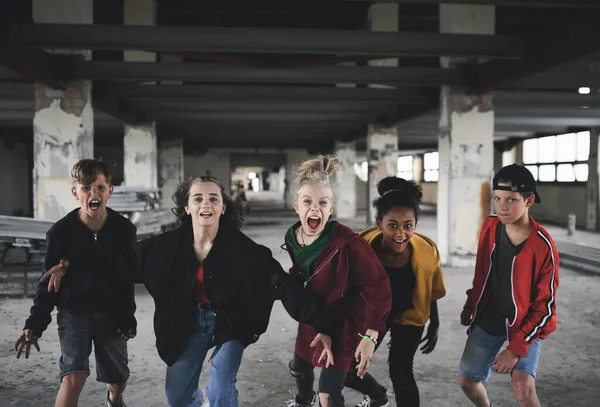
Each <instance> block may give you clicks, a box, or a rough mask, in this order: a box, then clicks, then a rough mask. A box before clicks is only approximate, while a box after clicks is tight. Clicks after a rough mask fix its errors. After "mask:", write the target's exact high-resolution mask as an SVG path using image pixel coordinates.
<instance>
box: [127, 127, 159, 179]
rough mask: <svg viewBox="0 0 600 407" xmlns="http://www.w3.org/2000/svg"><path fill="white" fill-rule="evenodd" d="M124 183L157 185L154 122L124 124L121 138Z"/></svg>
mask: <svg viewBox="0 0 600 407" xmlns="http://www.w3.org/2000/svg"><path fill="white" fill-rule="evenodd" d="M123 154H124V157H123V165H124V168H123V173H124V184H125V185H127V186H136V187H142V188H157V187H158V169H157V142H156V128H155V125H154V124H150V125H143V126H129V125H126V126H125V137H124V138H123Z"/></svg>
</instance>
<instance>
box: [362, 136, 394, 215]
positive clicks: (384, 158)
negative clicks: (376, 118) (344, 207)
mask: <svg viewBox="0 0 600 407" xmlns="http://www.w3.org/2000/svg"><path fill="white" fill-rule="evenodd" d="M367 161H368V162H369V178H368V185H367V191H368V192H367V205H368V209H367V226H373V225H375V216H376V213H375V208H373V205H372V202H373V200H375V199H376V198H377V197H378V196H379V193H378V192H377V184H378V183H379V181H381V180H382V179H384V178H385V177H389V176H395V175H396V173H397V172H398V128H396V127H383V126H380V125H373V124H370V125H369V131H368V134H367Z"/></svg>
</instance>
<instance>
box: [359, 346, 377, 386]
mask: <svg viewBox="0 0 600 407" xmlns="http://www.w3.org/2000/svg"><path fill="white" fill-rule="evenodd" d="M373 353H375V342H373V341H371V340H368V339H364V338H363V340H361V341H360V342H359V344H358V347H357V348H356V352H354V358H355V359H356V361H357V362H358V366H356V374H357V375H358V377H360V378H361V379H364V377H365V373H367V370H369V364H370V363H371V359H372V358H373Z"/></svg>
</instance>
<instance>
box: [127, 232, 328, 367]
mask: <svg viewBox="0 0 600 407" xmlns="http://www.w3.org/2000/svg"><path fill="white" fill-rule="evenodd" d="M193 239H194V238H193V230H192V226H191V224H190V223H186V224H184V225H183V226H180V227H179V228H177V229H175V230H172V231H169V232H166V233H164V234H162V235H160V236H156V237H153V238H150V239H147V240H144V241H141V242H139V243H138V245H137V247H136V250H137V255H138V259H139V263H138V264H139V268H138V269H137V272H138V274H137V275H136V276H135V280H136V281H137V282H144V284H145V285H146V288H147V289H148V291H149V292H150V294H151V295H152V297H153V298H154V303H155V314H154V331H155V334H156V347H157V349H158V353H159V355H160V357H161V358H162V359H163V360H164V361H165V362H166V363H167V364H168V365H169V366H170V365H172V364H173V363H174V362H175V361H176V360H177V359H178V358H179V356H180V355H181V353H182V352H183V350H184V348H185V346H186V345H187V342H188V340H189V338H190V334H191V332H192V330H193V328H194V320H195V318H194V317H195V315H196V312H197V307H196V306H195V303H194V299H193V285H194V278H195V275H196V272H197V267H198V262H197V261H196V256H195V253H194V247H193ZM203 268H204V289H205V292H206V294H207V296H208V298H210V300H211V302H212V303H213V305H214V306H215V307H216V322H215V329H214V334H215V339H214V342H215V343H214V344H215V345H221V344H223V343H225V342H226V341H228V340H231V339H237V340H239V341H241V342H242V343H243V344H244V346H248V345H249V344H251V343H254V342H256V341H257V340H258V338H259V336H260V335H261V334H263V333H264V332H265V331H266V329H267V325H268V324H269V318H270V315H271V309H272V307H273V302H274V301H275V300H277V299H281V301H282V302H283V305H284V306H285V308H286V310H287V311H288V313H289V314H290V315H291V316H292V317H293V318H294V319H296V320H297V321H300V322H302V323H305V324H310V325H313V326H314V327H315V329H316V331H317V332H321V333H325V334H326V333H327V332H328V330H329V326H330V321H329V317H328V316H327V315H326V314H325V311H324V308H323V307H322V305H321V303H320V302H319V300H318V298H317V297H316V296H315V295H314V294H313V293H312V291H310V290H309V289H306V290H305V289H303V287H302V284H301V283H300V282H298V280H297V279H296V278H295V277H292V276H290V275H289V274H287V273H286V272H285V271H284V270H283V269H282V268H281V265H280V264H279V263H278V262H277V261H276V260H275V259H273V257H272V255H271V251H270V250H269V249H268V248H266V247H264V246H261V245H259V244H257V243H255V242H254V241H252V240H251V239H250V238H248V237H247V236H246V235H244V234H243V233H242V232H241V231H239V230H237V229H234V228H231V227H227V226H224V225H221V226H220V228H219V232H218V233H217V236H216V238H215V241H214V243H213V246H212V248H211V250H210V252H209V254H208V256H207V258H206V259H205V260H204V262H203Z"/></svg>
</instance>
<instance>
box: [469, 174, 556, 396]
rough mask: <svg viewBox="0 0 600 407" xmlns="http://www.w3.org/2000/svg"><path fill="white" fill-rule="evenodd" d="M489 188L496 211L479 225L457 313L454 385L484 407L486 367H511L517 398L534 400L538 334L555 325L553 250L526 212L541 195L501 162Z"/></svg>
mask: <svg viewBox="0 0 600 407" xmlns="http://www.w3.org/2000/svg"><path fill="white" fill-rule="evenodd" d="M493 190H494V196H493V198H494V210H495V212H496V215H494V216H490V217H488V218H487V219H486V220H485V222H484V223H483V226H482V228H481V232H480V236H479V245H478V249H477V261H476V265H475V276H474V278H473V286H472V288H471V289H469V290H467V302H466V304H465V306H464V309H463V311H462V314H461V316H460V319H461V323H462V324H463V325H466V326H468V327H469V329H468V330H467V334H468V339H467V343H466V346H465V349H464V352H463V355H462V359H461V362H460V376H459V384H460V387H461V388H462V390H463V391H464V393H465V394H466V396H467V397H468V398H469V399H470V400H471V401H472V402H473V403H474V404H475V405H476V406H478V407H488V406H491V405H492V404H491V403H490V401H489V399H488V397H487V393H486V391H485V387H484V386H483V384H482V382H485V381H487V379H488V377H489V375H490V373H491V371H492V370H494V371H495V372H496V373H501V374H511V375H512V391H513V394H514V396H515V398H516V400H517V403H518V405H519V406H520V407H525V406H527V407H530V406H531V407H539V406H540V402H539V400H538V397H537V394H536V390H535V374H536V369H537V364H538V358H539V355H540V346H541V340H542V339H545V338H546V337H547V336H548V335H549V334H550V333H551V332H553V331H554V330H555V329H556V323H557V318H556V290H557V288H558V269H559V264H558V263H559V259H558V251H557V250H556V246H555V245H554V241H553V240H552V238H551V237H550V235H549V234H548V232H547V231H546V230H545V229H544V228H543V227H542V226H540V225H539V224H538V223H537V222H536V221H535V220H534V219H533V218H532V217H531V216H530V215H529V213H528V211H529V207H530V206H531V205H533V203H534V202H536V203H539V202H540V196H539V194H538V193H537V190H536V184H535V179H534V178H533V175H532V174H531V172H529V170H528V169H527V168H525V167H523V166H520V165H516V164H513V165H509V166H506V167H504V168H502V169H500V171H498V173H497V174H496V175H495V177H494V180H493ZM505 341H508V346H507V347H506V348H505V349H504V350H502V351H501V352H500V349H501V348H502V345H503V344H504V342H505Z"/></svg>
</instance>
